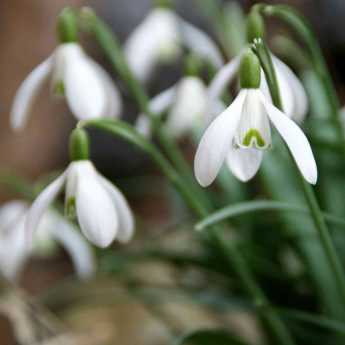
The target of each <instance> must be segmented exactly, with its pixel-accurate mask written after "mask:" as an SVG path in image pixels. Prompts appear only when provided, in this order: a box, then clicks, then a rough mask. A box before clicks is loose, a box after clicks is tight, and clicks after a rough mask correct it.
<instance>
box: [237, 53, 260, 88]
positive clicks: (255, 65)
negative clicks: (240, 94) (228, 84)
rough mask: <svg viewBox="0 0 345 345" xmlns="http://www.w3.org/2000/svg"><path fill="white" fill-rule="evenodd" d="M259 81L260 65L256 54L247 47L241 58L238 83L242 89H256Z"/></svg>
mask: <svg viewBox="0 0 345 345" xmlns="http://www.w3.org/2000/svg"><path fill="white" fill-rule="evenodd" d="M260 81H261V66H260V61H259V59H258V58H257V56H256V55H255V54H254V53H253V52H252V51H251V50H250V49H248V50H247V51H246V52H245V53H244V54H243V56H242V58H241V64H240V84H241V88H243V89H258V88H259V87H260Z"/></svg>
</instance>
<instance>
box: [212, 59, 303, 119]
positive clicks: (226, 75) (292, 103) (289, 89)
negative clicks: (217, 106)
mask: <svg viewBox="0 0 345 345" xmlns="http://www.w3.org/2000/svg"><path fill="white" fill-rule="evenodd" d="M242 55H243V52H242V54H240V55H239V56H237V57H235V58H234V59H233V60H231V61H230V62H229V63H228V64H226V65H224V66H223V67H222V68H221V69H220V70H219V71H218V73H217V74H216V76H215V77H214V79H213V81H212V82H211V84H210V86H209V90H208V97H209V102H210V107H211V108H210V118H209V120H210V121H211V120H212V119H213V118H214V116H215V115H216V114H215V113H214V112H212V105H213V104H214V103H215V102H219V99H220V97H221V96H222V93H223V92H224V90H225V89H226V87H227V86H228V85H229V84H230V83H231V82H232V81H233V79H234V77H235V76H236V74H237V73H238V69H239V66H240V61H241V57H242ZM272 61H273V66H274V69H275V71H276V76H277V82H278V85H279V89H280V91H281V94H282V95H283V96H284V97H282V103H283V109H284V113H285V114H286V115H287V116H289V117H290V118H291V119H292V120H294V121H296V122H297V123H302V122H303V120H304V118H305V116H306V114H307V111H308V98H307V94H306V92H305V90H304V87H303V85H302V83H301V82H300V81H299V79H298V78H297V77H296V75H295V74H294V73H293V72H292V70H291V69H290V68H289V67H288V66H287V65H286V64H285V63H284V62H282V61H281V60H279V59H278V58H277V57H276V56H274V55H272ZM260 89H261V91H262V92H263V93H264V95H265V96H266V98H267V99H268V100H271V96H270V92H269V89H268V86H267V82H266V78H265V75H264V73H263V71H261V84H260Z"/></svg>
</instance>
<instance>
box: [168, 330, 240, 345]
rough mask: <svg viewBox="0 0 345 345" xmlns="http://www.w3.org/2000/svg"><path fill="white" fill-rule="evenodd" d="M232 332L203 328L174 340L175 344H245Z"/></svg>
mask: <svg viewBox="0 0 345 345" xmlns="http://www.w3.org/2000/svg"><path fill="white" fill-rule="evenodd" d="M245 344H246V343H245V342H243V341H242V340H240V339H238V338H237V337H236V336H234V335H232V334H231V333H229V332H227V331H225V330H222V329H218V330H211V329H201V330H197V331H193V332H191V333H188V334H186V335H184V336H182V337H181V338H179V339H177V340H176V341H174V342H173V345H245Z"/></svg>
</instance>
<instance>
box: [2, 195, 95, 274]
mask: <svg viewBox="0 0 345 345" xmlns="http://www.w3.org/2000/svg"><path fill="white" fill-rule="evenodd" d="M28 210H29V204H28V203H27V202H26V201H22V200H14V201H10V202H7V203H6V204H4V205H2V206H1V207H0V272H1V274H2V275H3V276H4V277H6V278H7V279H9V280H11V281H14V280H16V279H17V278H18V277H19V275H20V273H21V270H22V269H23V267H24V265H25V263H26V261H27V260H28V259H29V258H30V257H31V256H36V255H39V256H40V257H41V256H43V257H46V256H47V255H50V253H51V252H52V250H53V249H54V248H55V246H56V243H60V244H61V245H62V246H63V247H64V248H65V250H66V251H67V252H68V253H69V255H70V256H71V258H72V261H73V264H74V267H75V269H76V272H77V274H78V276H79V277H80V278H88V277H90V276H91V275H92V274H93V273H94V271H95V262H94V256H93V253H92V250H91V248H90V246H89V245H88V243H87V242H86V241H85V239H84V238H83V237H82V236H81V235H80V234H79V232H78V231H77V229H75V226H73V225H72V223H70V222H68V221H67V220H65V219H64V218H62V217H61V216H60V215H59V214H58V213H57V212H55V211H53V210H51V209H49V210H47V211H46V212H45V213H44V214H43V216H42V221H41V222H40V224H39V226H38V228H37V230H36V231H35V235H34V239H33V247H29V246H28V245H27V241H26V236H25V219H26V216H27V212H28Z"/></svg>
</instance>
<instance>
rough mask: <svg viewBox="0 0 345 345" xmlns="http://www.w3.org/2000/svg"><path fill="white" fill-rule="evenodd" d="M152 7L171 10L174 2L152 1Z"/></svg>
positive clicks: (165, 0)
mask: <svg viewBox="0 0 345 345" xmlns="http://www.w3.org/2000/svg"><path fill="white" fill-rule="evenodd" d="M153 4H154V7H160V8H169V9H171V8H173V7H174V1H173V0H154V1H153Z"/></svg>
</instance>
